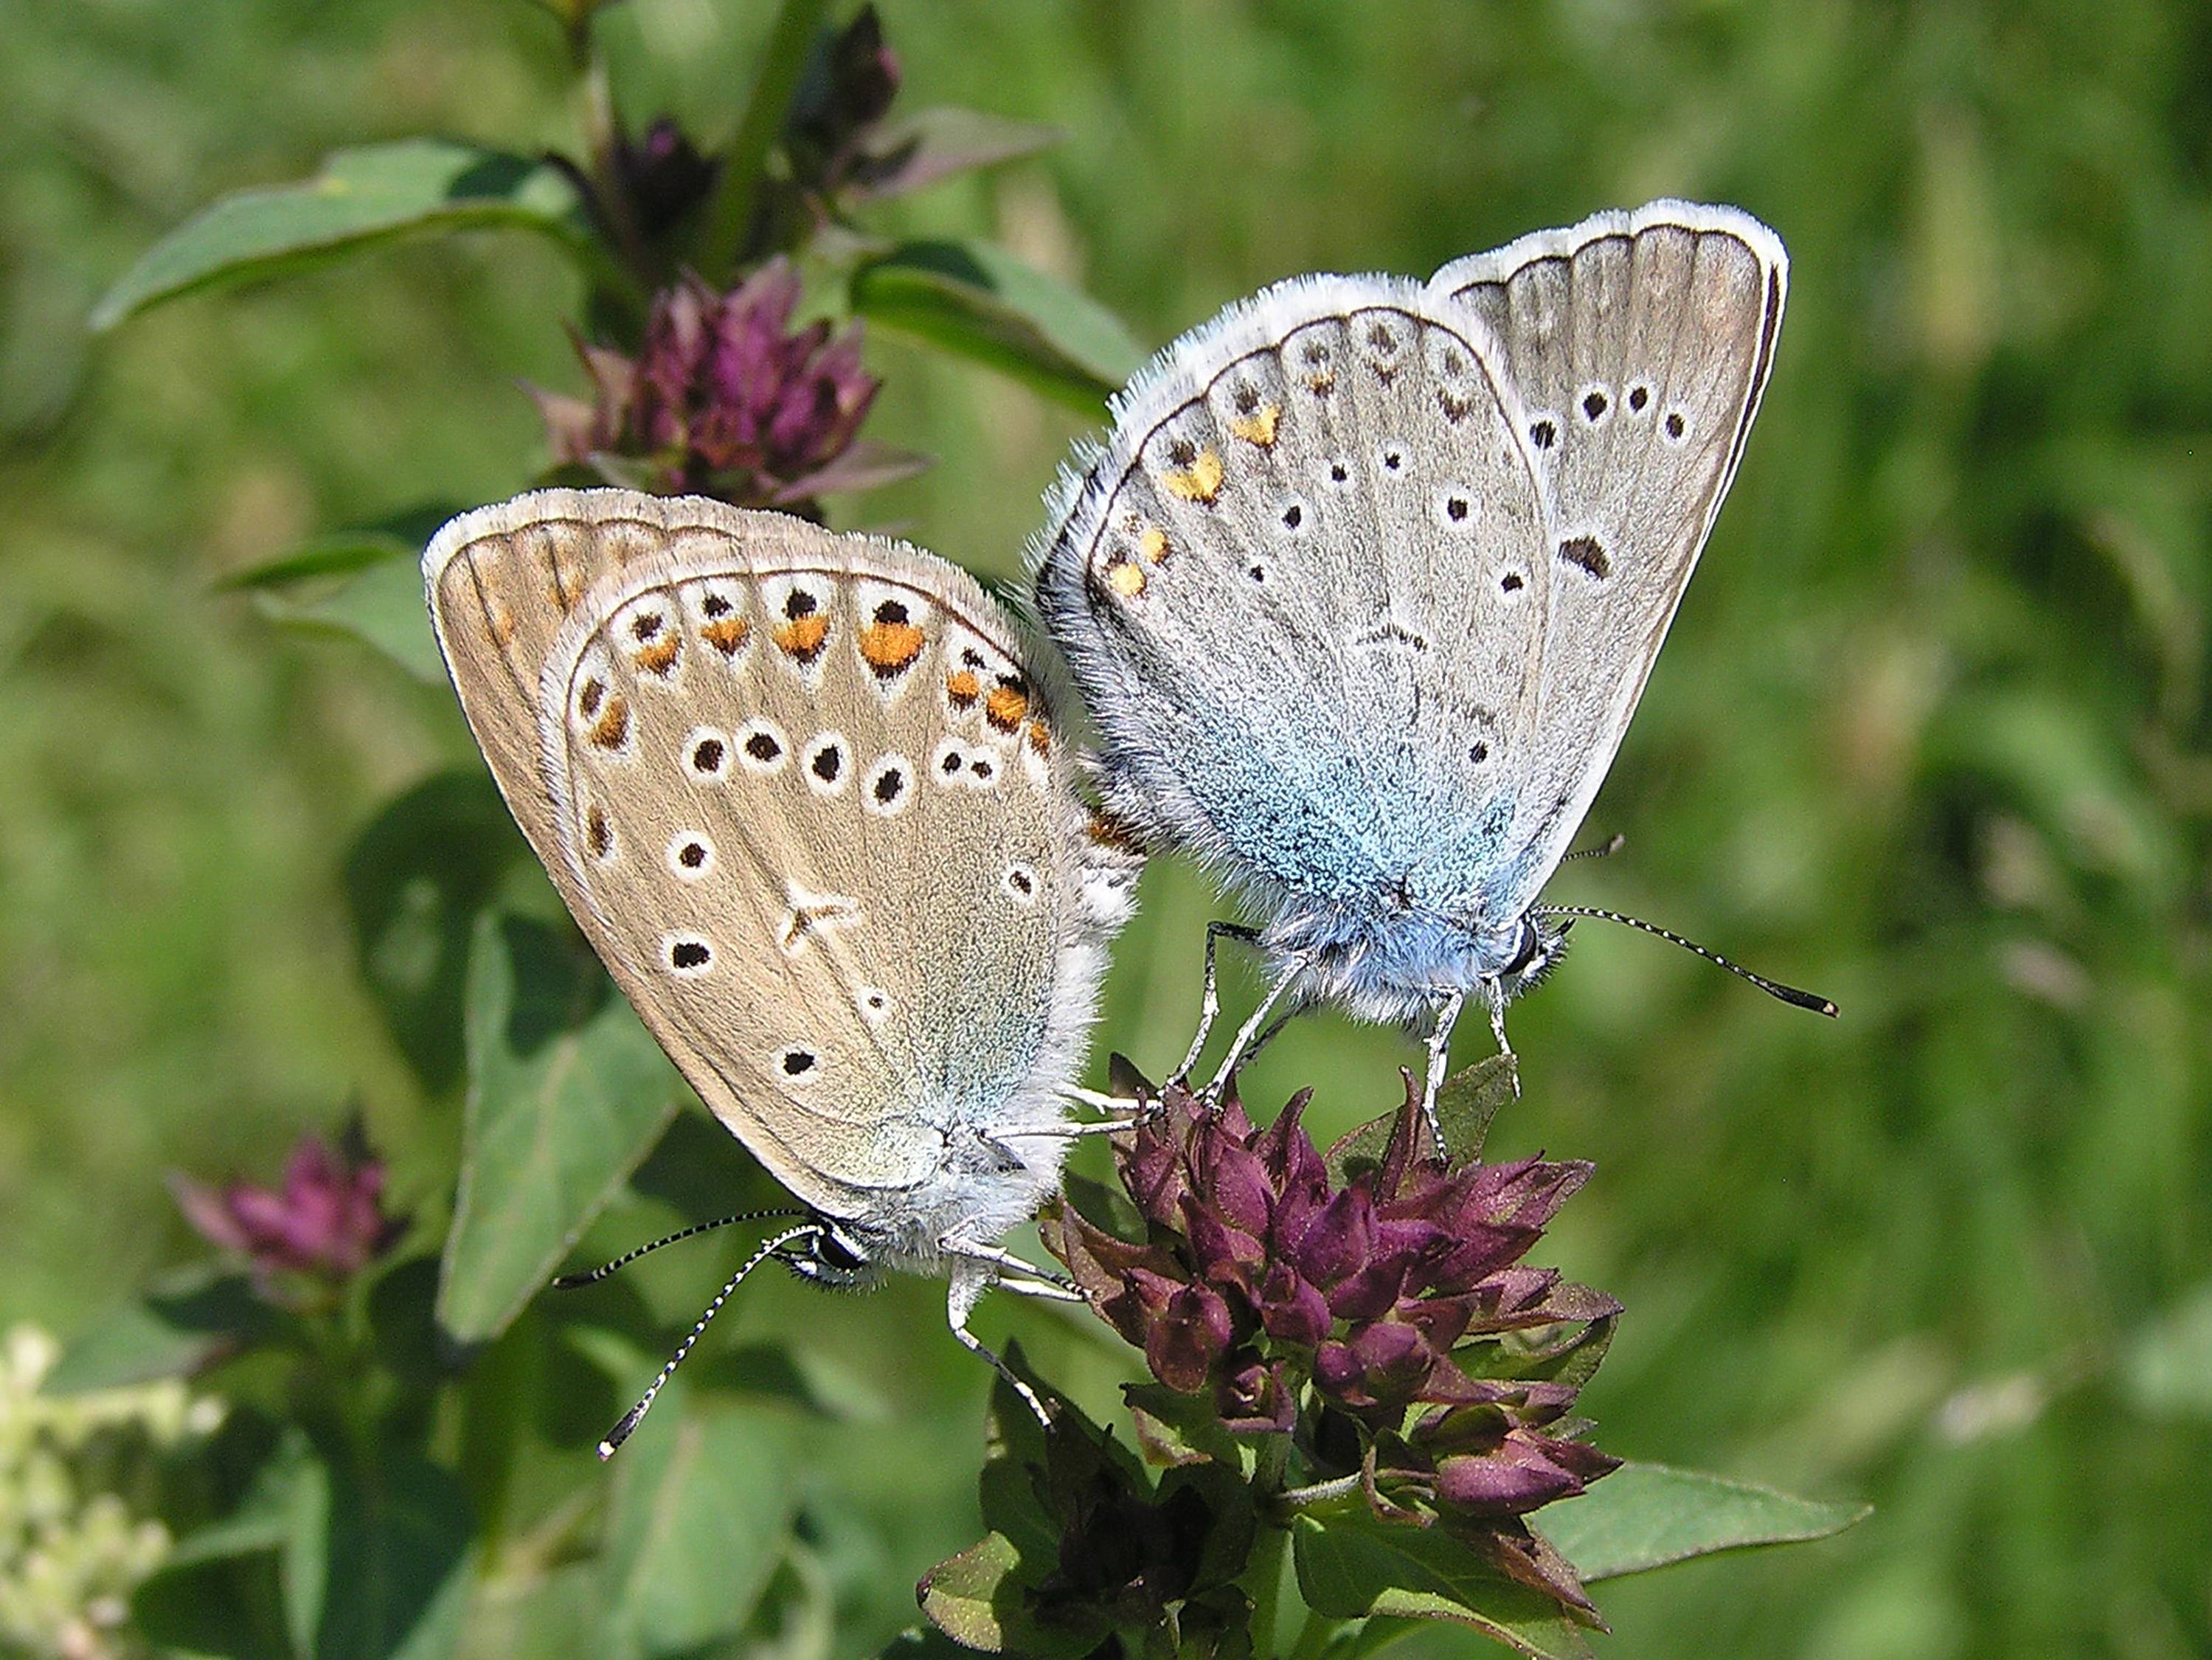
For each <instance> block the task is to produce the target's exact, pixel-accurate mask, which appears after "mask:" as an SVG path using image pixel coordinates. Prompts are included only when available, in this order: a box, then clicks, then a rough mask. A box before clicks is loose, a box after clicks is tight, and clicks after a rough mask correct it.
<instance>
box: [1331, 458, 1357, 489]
mask: <svg viewBox="0 0 2212 1660" xmlns="http://www.w3.org/2000/svg"><path fill="white" fill-rule="evenodd" d="M1350 477H1352V469H1351V468H1350V467H1347V466H1346V465H1344V463H1343V462H1341V461H1332V462H1330V463H1329V464H1328V482H1329V483H1332V484H1341V483H1345V482H1346V480H1348V479H1349V478H1350Z"/></svg>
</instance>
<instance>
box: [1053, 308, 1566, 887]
mask: <svg viewBox="0 0 2212 1660" xmlns="http://www.w3.org/2000/svg"><path fill="white" fill-rule="evenodd" d="M1491 357H1492V346H1491V344H1490V342H1489V340H1488V338H1487V331H1486V328H1485V326H1484V325H1482V324H1481V323H1480V321H1479V320H1478V319H1474V318H1473V317H1471V316H1470V315H1469V314H1468V313H1467V312H1465V310H1464V309H1462V308H1459V307H1453V306H1451V305H1450V304H1449V302H1447V301H1442V300H1440V299H1437V298H1432V297H1431V296H1428V295H1425V294H1424V293H1423V292H1422V290H1421V289H1419V286H1418V285H1416V284H1413V283H1404V282H1400V281H1397V280H1395V279H1391V278H1386V277H1358V278H1344V277H1321V278H1305V279H1301V280H1299V281H1297V282H1294V283H1285V284H1283V285H1280V286H1279V287H1278V288H1275V289H1270V290H1268V291H1267V292H1266V293H1263V294H1261V295H1258V296H1257V297H1255V299H1254V300H1252V301H1248V302H1246V303H1244V304H1243V305H1241V306H1238V307H1233V308H1231V311H1230V312H1228V313H1225V315H1224V316H1223V317H1221V318H1220V319H1216V320H1215V321H1214V322H1212V323H1210V324H1208V325H1206V326H1205V327H1204V328H1202V329H1200V330H1199V331H1196V332H1194V333H1193V334H1191V335H1189V336H1187V337H1184V338H1183V339H1182V340H1180V341H1177V342H1176V344H1174V345H1172V346H1170V348H1169V349H1168V350H1166V351H1165V352H1164V353H1163V354H1162V356H1161V357H1160V358H1159V360H1158V362H1156V363H1155V365H1154V366H1153V368H1152V370H1151V371H1150V372H1149V373H1148V374H1146V376H1144V377H1141V378H1140V379H1139V381H1138V382H1137V383H1135V384H1134V385H1133V386H1132V388H1131V390H1130V391H1129V392H1128V393H1127V394H1126V395H1125V396H1124V397H1123V398H1121V400H1118V402H1117V405H1116V410H1115V415H1116V420H1115V429H1114V431H1113V434H1112V435H1111V437H1110V439H1109V444H1108V447H1107V448H1106V449H1105V450H1104V451H1103V453H1100V454H1098V455H1097V457H1096V458H1095V459H1093V460H1092V461H1091V465H1089V466H1088V467H1087V469H1085V471H1084V472H1083V473H1082V474H1081V475H1080V476H1079V477H1071V478H1070V479H1068V480H1067V481H1066V483H1064V484H1063V487H1062V490H1061V493H1060V497H1059V500H1058V502H1056V504H1055V513H1054V519H1055V520H1056V522H1055V524H1054V528H1053V529H1052V530H1051V531H1050V532H1048V535H1047V538H1046V539H1045V541H1044V542H1043V544H1042V566H1041V569H1040V572H1039V579H1038V587H1039V595H1040V600H1041V604H1042V608H1043V610H1044V611H1045V613H1046V616H1047V617H1048V621H1049V622H1050V623H1051V625H1052V627H1053V629H1054V635H1055V637H1056V638H1057V639H1058V640H1059V642H1060V644H1061V646H1062V648H1063V649H1064V650H1065V651H1066V653H1067V654H1068V656H1069V657H1070V659H1071V660H1072V662H1073V665H1074V666H1075V668H1076V671H1077V673H1078V676H1079V678H1080V679H1081V680H1082V681H1083V683H1084V686H1085V691H1086V693H1087V694H1088V695H1089V696H1090V700H1091V708H1092V711H1093V714H1095V715H1096V717H1097V720H1098V722H1099V724H1100V726H1101V727H1102V728H1103V731H1104V733H1105V735H1106V737H1107V739H1108V744H1107V749H1108V752H1109V765H1110V766H1112V767H1113V768H1114V769H1115V776H1114V779H1113V783H1114V786H1115V801H1116V804H1117V806H1121V807H1122V809H1123V810H1124V811H1125V812H1129V813H1130V814H1131V815H1132V816H1133V817H1136V818H1138V819H1139V821H1140V822H1141V823H1143V824H1145V826H1146V828H1147V829H1148V830H1151V831H1152V832H1153V833H1154V834H1156V835H1161V836H1169V837H1172V838H1173V839H1175V840H1177V841H1179V842H1183V843H1184V844H1186V845H1188V846H1191V847H1192V848H1194V851H1196V852H1197V853H1198V854H1200V857H1201V858H1206V859H1209V860H1213V861H1214V862H1216V863H1217V864H1218V865H1219V866H1222V867H1223V868H1225V869H1226V870H1228V871H1229V872H1231V873H1233V874H1236V875H1238V876H1241V877H1243V878H1244V879H1246V880H1247V881H1248V883H1249V884H1250V885H1254V886H1256V887H1258V888H1260V889H1261V890H1263V891H1265V890H1270V889H1272V890H1273V891H1277V892H1278V893H1279V894H1282V895H1284V896H1285V897H1286V898H1287V899H1288V900H1289V901H1290V902H1291V907H1292V908H1293V909H1295V908H1297V907H1298V906H1300V905H1304V906H1313V905H1316V904H1318V905H1350V906H1355V907H1358V906H1363V905H1369V906H1371V905H1373V904H1375V903H1383V902H1384V899H1385V897H1386V896H1388V897H1389V899H1390V900H1393V901H1395V899H1397V898H1401V897H1402V898H1407V899H1413V900H1416V901H1420V900H1428V899H1441V898H1443V897H1445V896H1444V895H1443V894H1441V893H1439V894H1425V893H1419V892H1413V893H1407V891H1406V888H1407V885H1408V883H1409V882H1411V883H1414V884H1418V883H1419V882H1420V881H1422V880H1424V879H1427V877H1428V876H1429V874H1430V873H1432V872H1437V871H1442V870H1444V869H1447V868H1448V869H1450V870H1452V871H1454V872H1455V873H1457V874H1455V876H1453V877H1452V878H1450V879H1449V885H1453V886H1456V887H1464V886H1467V885H1470V883H1469V881H1468V872H1469V871H1474V872H1475V873H1478V874H1477V875H1476V876H1475V878H1474V880H1473V882H1472V885H1475V886H1478V887H1479V886H1480V876H1479V873H1480V871H1481V870H1483V869H1485V868H1487V867H1488V866H1490V865H1491V864H1493V863H1494V862H1495V861H1496V860H1498V858H1499V857H1500V856H1501V855H1502V854H1504V851H1505V844H1504V840H1503V831H1504V826H1505V824H1506V823H1507V822H1508V820H1509V818H1510V806H1511V801H1512V790H1511V784H1510V780H1511V779H1512V777H1513V776H1514V767H1513V757H1514V756H1515V755H1516V752H1518V751H1522V750H1525V749H1526V747H1527V746H1528V745H1530V744H1531V743H1533V742H1534V726H1533V721H1534V704H1533V699H1532V698H1531V697H1529V696H1527V695H1526V692H1527V689H1528V687H1529V685H1530V684H1531V680H1532V676H1531V674H1530V673H1529V667H1530V665H1531V664H1532V662H1533V659H1534V651H1535V647H1536V627H1537V621H1538V619H1539V618H1540V617H1541V615H1542V612H1543V606H1544V604H1545V599H1546V594H1547V589H1548V587H1549V586H1550V585H1551V584H1552V583H1553V581H1555V580H1556V579H1555V577H1554V575H1553V571H1552V569H1551V568H1550V565H1549V562H1547V561H1545V560H1542V559H1541V558H1537V557H1535V556H1534V555H1535V554H1536V553H1537V552H1539V551H1540V550H1541V548H1542V546H1543V542H1542V535H1543V526H1544V525H1545V523H1546V522H1547V516H1546V514H1545V512H1544V508H1543V504H1542V502H1541V494H1540V488H1539V485H1538V483H1537V480H1536V478H1535V476H1534V471H1533V465H1532V462H1531V459H1530V457H1529V455H1528V447H1527V446H1528V441H1527V437H1526V435H1525V431H1524V427H1525V423H1524V422H1523V421H1522V418H1521V415H1520V411H1519V408H1518V405H1517V404H1516V401H1515V399H1514V398H1513V396H1512V393H1511V392H1510V388H1508V387H1507V386H1504V385H1503V384H1501V380H1500V378H1499V377H1498V375H1497V374H1493V372H1492V365H1491ZM1439 848H1451V849H1454V850H1455V852H1456V853H1457V854H1459V855H1461V856H1459V857H1456V858H1454V859H1451V860H1437V859H1436V857H1435V855H1436V854H1437V850H1438V849H1439Z"/></svg>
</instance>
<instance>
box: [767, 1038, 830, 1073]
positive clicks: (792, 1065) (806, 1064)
mask: <svg viewBox="0 0 2212 1660" xmlns="http://www.w3.org/2000/svg"><path fill="white" fill-rule="evenodd" d="M775 1063H776V1065H777V1066H779V1067H781V1068H782V1069H783V1075H784V1076H785V1077H786V1078H804V1077H805V1076H806V1074H807V1073H811V1072H812V1071H813V1070H814V1068H815V1067H817V1066H818V1065H820V1064H821V1063H820V1061H818V1060H817V1057H816V1055H815V1053H814V1051H813V1050H812V1049H799V1048H798V1047H796V1046H795V1045H794V1046H793V1048H790V1049H786V1050H785V1051H784V1052H783V1053H782V1054H781V1055H778V1056H776V1058H775Z"/></svg>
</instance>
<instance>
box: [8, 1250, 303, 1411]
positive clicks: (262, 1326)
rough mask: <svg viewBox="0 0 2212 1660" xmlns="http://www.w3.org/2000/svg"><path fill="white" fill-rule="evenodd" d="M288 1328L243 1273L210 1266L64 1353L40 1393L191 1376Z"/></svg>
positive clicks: (155, 1290) (155, 1289) (173, 1277)
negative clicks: (254, 1289)
mask: <svg viewBox="0 0 2212 1660" xmlns="http://www.w3.org/2000/svg"><path fill="white" fill-rule="evenodd" d="M289 1323H290V1319H289V1316H286V1315H283V1314H282V1313H280V1312H279V1311H278V1310H275V1309H273V1308H271V1307H270V1305H269V1304H266V1303H264V1302H263V1301H262V1300H261V1299H260V1298H258V1296H256V1295H255V1294H254V1291H253V1285H252V1280H249V1279H247V1277H246V1275H245V1274H234V1273H228V1272H225V1271H223V1270H222V1269H220V1268H214V1267H212V1266H202V1267H198V1268H185V1269H182V1270H179V1272H177V1273H175V1274H169V1275H167V1276H166V1277H164V1278H163V1279H161V1280H157V1281H156V1282H155V1284H154V1286H152V1287H150V1288H149V1290H148V1291H147V1292H146V1293H145V1294H144V1296H143V1298H141V1299H140V1300H139V1301H137V1302H136V1303H133V1304H130V1305H129V1306H128V1307H126V1308H125V1309H123V1310H119V1311H118V1312H116V1313H113V1314H111V1315H108V1316H106V1317H104V1318H103V1319H101V1320H100V1321H99V1322H98V1323H96V1324H94V1325H93V1326H92V1327H91V1328H89V1329H88V1330H87V1331H86V1332H85V1333H84V1335H82V1337H80V1338H78V1339H77V1341H75V1342H73V1343H71V1344H70V1346H69V1347H67V1348H65V1349H64V1350H63V1351H62V1355H61V1358H60V1359H58V1360H57V1361H56V1362H55V1363H54V1368H53V1370H52V1371H50V1372H48V1373H47V1374H46V1379H45V1381H44V1382H43V1383H41V1384H40V1393H41V1394H44V1395H83V1394H86V1393H88V1392H90V1391H92V1390H94V1389H123V1388H126V1387H128V1386H129V1385H131V1384H134V1383H151V1382H153V1381H154V1380H155V1379H156V1378H161V1377H189V1376H191V1374H192V1373H195V1372H198V1371H205V1370H206V1369H207V1368H208V1367H210V1366H212V1365H216V1364H217V1363H218V1362H220V1361H222V1360H226V1359H229V1358H230V1357H231V1356H232V1355H234V1354H237V1353H241V1352H242V1351H244V1350H246V1349H249V1348H252V1347H255V1346H257V1345H258V1344H261V1343H264V1342H267V1341H270V1339H272V1338H274V1337H276V1336H277V1335H280V1334H281V1333H283V1331H284V1329H286V1327H287V1326H288V1325H289Z"/></svg>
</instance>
